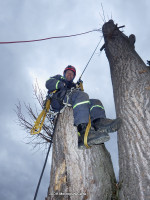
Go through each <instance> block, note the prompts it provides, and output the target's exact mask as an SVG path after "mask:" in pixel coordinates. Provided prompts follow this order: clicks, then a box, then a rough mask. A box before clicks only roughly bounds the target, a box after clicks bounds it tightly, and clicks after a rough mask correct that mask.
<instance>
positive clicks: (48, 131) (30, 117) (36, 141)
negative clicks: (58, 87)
mask: <svg viewBox="0 0 150 200" xmlns="http://www.w3.org/2000/svg"><path fill="white" fill-rule="evenodd" d="M33 90H34V97H35V99H36V100H37V101H38V104H39V105H38V106H40V108H37V106H36V105H35V107H34V109H33V108H31V105H30V104H26V103H24V104H23V105H24V106H23V105H21V102H20V101H19V102H18V104H17V105H16V110H15V112H16V114H17V117H18V124H19V126H21V127H22V128H23V129H24V130H25V131H26V132H27V134H28V135H27V138H28V141H29V142H28V143H29V144H32V145H33V147H34V148H35V147H37V146H38V147H39V148H41V147H43V145H44V148H45V144H48V143H49V142H51V140H52V134H53V128H54V125H53V120H54V117H53V113H52V114H51V113H49V114H48V115H47V117H46V119H45V122H44V124H43V128H42V130H41V132H40V133H39V134H36V135H30V132H31V129H32V127H33V125H34V122H35V121H36V119H37V117H38V115H39V114H40V112H41V110H42V109H43V108H42V107H43V102H44V99H45V94H43V93H42V91H41V89H40V88H39V85H38V82H36V84H35V86H34V88H33ZM24 108H25V109H24ZM23 111H24V112H23Z"/></svg>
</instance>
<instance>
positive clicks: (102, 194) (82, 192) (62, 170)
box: [46, 108, 116, 200]
mask: <svg viewBox="0 0 150 200" xmlns="http://www.w3.org/2000/svg"><path fill="white" fill-rule="evenodd" d="M77 135H78V134H77V129H76V127H75V126H73V113H72V109H71V108H66V109H65V111H64V112H63V113H62V114H61V115H60V117H59V119H58V124H57V127H56V131H55V133H54V139H53V153H52V165H51V176H50V186H49V189H48V195H47V198H46V200H85V199H87V200H100V199H103V200H111V199H115V197H114V196H115V183H116V180H115V175H114V171H113V166H112V162H111V157H110V154H109V153H108V151H107V150H106V148H105V145H104V144H103V145H96V146H94V147H92V148H91V149H85V150H79V149H78V146H77Z"/></svg>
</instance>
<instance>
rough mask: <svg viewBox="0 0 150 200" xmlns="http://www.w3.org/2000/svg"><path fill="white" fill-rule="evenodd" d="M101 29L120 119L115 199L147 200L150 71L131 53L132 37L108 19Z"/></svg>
mask: <svg viewBox="0 0 150 200" xmlns="http://www.w3.org/2000/svg"><path fill="white" fill-rule="evenodd" d="M102 30H103V35H104V39H105V52H106V56H107V58H108V61H109V64H110V71H111V78H112V84H113V92H114V99H115V106H116V112H117V116H119V117H121V118H122V120H123V125H122V127H121V129H120V130H119V131H118V145H119V167H120V173H119V180H120V195H119V196H120V199H121V200H150V70H149V69H148V68H147V67H146V65H145V64H144V62H143V61H142V59H141V58H140V57H139V55H138V54H137V53H136V51H135V50H134V42H135V36H134V35H130V36H129V37H127V36H126V35H124V34H123V33H122V32H121V31H120V30H119V28H118V27H117V25H115V24H114V22H113V21H112V20H110V21H109V22H108V23H105V24H104V25H103V29H102ZM141 37H142V36H141ZM143 48H144V47H143Z"/></svg>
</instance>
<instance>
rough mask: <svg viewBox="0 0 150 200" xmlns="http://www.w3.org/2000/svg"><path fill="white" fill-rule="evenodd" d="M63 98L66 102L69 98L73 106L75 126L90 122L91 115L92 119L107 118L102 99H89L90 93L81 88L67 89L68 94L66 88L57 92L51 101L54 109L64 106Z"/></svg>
mask: <svg viewBox="0 0 150 200" xmlns="http://www.w3.org/2000/svg"><path fill="white" fill-rule="evenodd" d="M64 96H65V98H64ZM62 99H64V102H65V103H66V102H67V99H68V103H69V104H71V106H72V108H73V115H74V125H75V126H78V125H79V124H82V123H88V122H89V116H90V118H91V121H93V120H94V119H97V118H106V116H105V110H104V107H103V105H102V103H101V101H100V100H98V99H89V96H88V94H87V93H85V92H83V91H81V90H79V89H74V90H73V91H71V90H67V93H66V95H65V91H64V90H63V91H59V92H57V93H55V94H54V96H53V98H52V101H51V106H52V108H53V110H54V111H59V109H61V108H63V107H64V105H63V103H62V101H61V100H62Z"/></svg>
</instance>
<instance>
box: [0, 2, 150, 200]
mask: <svg viewBox="0 0 150 200" xmlns="http://www.w3.org/2000/svg"><path fill="white" fill-rule="evenodd" d="M101 3H103V7H104V12H105V20H106V21H107V20H108V19H110V18H111V16H112V18H113V20H114V21H115V23H118V25H119V26H121V25H125V26H126V27H125V28H124V29H123V30H124V33H125V34H126V35H127V36H129V35H130V34H135V35H136V44H135V48H136V51H137V52H138V53H139V55H140V56H141V58H142V59H143V60H144V62H146V60H147V59H150V54H149V36H150V28H149V27H150V12H149V10H150V2H149V1H148V0H138V1H137V0H126V1H124V0H113V1H112V0H107V1H104V0H102V1H99V0H84V1H82V0H68V1H67V0H53V1H52V0H51V1H50V0H42V1H41V0H13V1H12V0H0V27H1V28H0V41H15V40H30V39H38V38H45V37H50V36H58V35H67V34H75V33H80V32H85V31H88V30H93V29H98V28H101V27H102V25H103V23H104V22H103V19H102V17H101V16H103V12H102V7H101ZM101 36H102V33H101V32H93V33H90V34H87V35H83V36H79V37H72V38H66V39H57V40H56V39H54V40H47V41H43V42H36V43H26V44H10V45H0V113H1V115H0V133H1V136H0V199H2V200H10V199H11V200H19V199H20V198H21V199H22V200H30V199H33V196H34V192H35V189H36V186H37V182H38V179H39V176H40V173H41V169H42V167H43V162H44V159H45V156H46V151H42V150H41V151H40V150H39V151H35V150H33V149H32V147H31V146H30V145H27V144H25V142H26V139H25V137H26V136H27V133H25V132H24V131H23V130H22V129H21V128H20V127H19V126H18V125H17V124H16V122H15V121H16V119H17V117H16V114H15V112H14V109H15V104H16V103H17V101H18V99H20V100H21V101H22V102H23V101H25V102H27V103H30V104H31V105H34V103H37V102H35V100H34V98H33V88H32V85H33V84H34V83H35V79H36V78H37V79H38V81H39V84H40V87H41V88H42V89H43V90H45V81H46V80H47V79H48V78H49V77H50V76H53V75H56V74H62V73H63V69H64V68H65V67H66V66H67V65H68V64H71V65H73V66H75V67H76V69H77V78H76V80H77V79H78V78H79V76H80V74H81V72H82V70H83V69H84V67H85V65H86V63H87V61H88V60H89V57H90V56H91V54H92V52H93V50H94V49H95V47H96V45H97V43H98V41H99V39H100V37H101ZM103 43H104V42H103V41H102V42H101V44H100V47H101V46H102V45H103ZM100 47H99V48H100ZM82 79H83V82H84V88H85V91H86V92H87V93H88V94H89V96H90V97H91V98H98V99H100V100H101V101H102V103H103V105H104V107H105V110H106V115H107V117H108V118H115V107H114V100H113V92H112V85H111V78H110V70H109V64H108V61H107V58H106V56H105V52H104V51H103V52H102V54H101V55H100V53H99V49H98V50H97V52H96V54H95V55H94V57H93V59H92V61H91V63H90V64H89V66H88V68H87V70H86V72H85V74H84V75H83V78H82ZM116 135H117V134H116V133H114V134H111V140H110V141H109V142H107V144H106V146H107V149H108V150H109V152H110V153H111V156H112V160H113V164H114V168H115V173H116V176H118V170H119V168H118V160H117V159H118V155H117V137H116ZM49 179H50V159H49V161H48V164H47V167H46V170H45V174H44V177H43V180H42V183H41V187H40V190H39V194H38V198H37V199H38V200H41V199H44V197H46V195H47V190H48V186H49Z"/></svg>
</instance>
